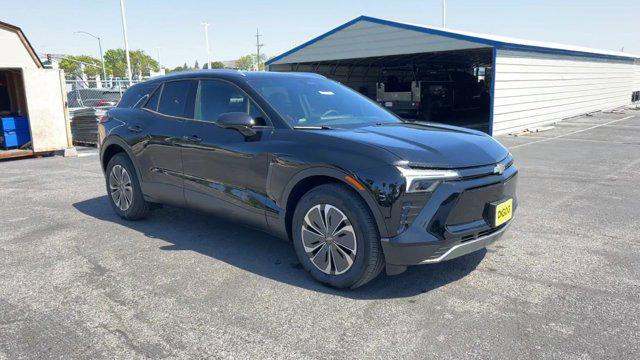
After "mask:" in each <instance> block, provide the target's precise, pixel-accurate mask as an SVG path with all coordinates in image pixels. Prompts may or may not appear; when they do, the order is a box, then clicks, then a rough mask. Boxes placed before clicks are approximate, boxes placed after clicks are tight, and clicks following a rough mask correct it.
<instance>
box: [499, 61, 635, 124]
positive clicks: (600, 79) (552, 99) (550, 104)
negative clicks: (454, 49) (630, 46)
mask: <svg viewBox="0 0 640 360" xmlns="http://www.w3.org/2000/svg"><path fill="white" fill-rule="evenodd" d="M639 80H640V66H639V65H635V64H634V62H633V60H610V59H600V58H585V57H572V56H564V55H556V54H553V55H551V54H542V53H534V52H518V51H508V50H498V51H497V54H496V78H495V90H494V100H493V134H494V135H498V134H504V133H510V132H514V131H518V130H523V129H528V128H529V129H530V128H535V127H539V126H542V125H546V124H551V123H554V122H557V121H560V120H562V119H566V118H569V117H573V116H578V115H582V114H586V113H589V112H594V111H598V110H606V109H612V108H616V107H620V106H624V105H627V104H629V103H630V102H631V93H632V91H633V90H634V89H636V90H640V81H639Z"/></svg>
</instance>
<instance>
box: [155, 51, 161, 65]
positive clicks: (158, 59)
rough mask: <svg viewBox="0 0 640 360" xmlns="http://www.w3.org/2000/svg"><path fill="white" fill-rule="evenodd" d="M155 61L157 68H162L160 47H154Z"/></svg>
mask: <svg viewBox="0 0 640 360" xmlns="http://www.w3.org/2000/svg"><path fill="white" fill-rule="evenodd" d="M156 61H157V62H158V66H160V67H162V65H161V63H160V47H156Z"/></svg>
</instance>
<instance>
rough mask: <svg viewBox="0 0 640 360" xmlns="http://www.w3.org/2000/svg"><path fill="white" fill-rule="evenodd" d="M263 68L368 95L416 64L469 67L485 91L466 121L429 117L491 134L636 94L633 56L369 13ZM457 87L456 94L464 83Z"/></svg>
mask: <svg viewBox="0 0 640 360" xmlns="http://www.w3.org/2000/svg"><path fill="white" fill-rule="evenodd" d="M267 66H268V68H269V70H270V71H308V72H316V73H320V74H323V75H325V76H327V77H329V78H332V79H334V80H337V81H340V82H342V83H344V84H345V85H347V86H350V87H352V88H353V89H355V90H357V91H360V92H362V93H364V94H366V95H367V96H369V97H371V98H373V99H376V89H377V86H378V84H379V82H380V76H381V73H383V72H385V73H386V72H388V71H396V70H395V69H398V68H401V67H404V68H409V69H412V71H413V74H415V73H416V72H415V69H418V70H419V71H420V70H421V69H422V72H423V73H428V72H437V71H438V69H442V71H447V72H466V73H469V74H471V75H473V76H475V79H476V81H477V82H478V83H479V84H480V87H481V90H480V92H479V94H480V95H478V94H476V93H474V96H475V97H478V96H481V97H482V96H483V94H484V91H485V90H484V89H486V92H487V96H486V97H487V98H486V99H480V101H479V102H478V104H479V105H478V106H480V110H478V111H477V112H474V113H473V114H474V115H473V116H472V117H470V118H469V117H468V116H467V115H465V114H464V113H462V112H458V113H456V112H452V113H451V114H450V116H448V117H443V118H442V119H438V118H437V117H435V118H430V120H433V121H442V122H446V123H452V124H456V125H463V126H471V127H475V128H479V129H481V130H483V131H485V132H488V133H490V134H494V135H495V134H501V133H508V132H513V131H517V130H522V129H527V128H534V127H540V126H543V125H546V124H550V123H554V122H557V121H560V120H562V119H565V118H568V117H573V116H577V115H581V114H585V113H590V112H595V111H598V110H605V109H609V108H615V107H620V106H624V105H627V104H630V103H631V101H632V93H633V92H637V91H640V76H639V75H638V74H640V58H639V57H638V56H635V55H631V54H627V53H622V52H616V51H605V50H595V49H588V48H583V47H576V46H568V45H560V44H554V43H544V42H536V41H528V40H520V39H514V38H507V37H502V36H494V35H482V34H475V33H470V32H465V31H457V30H449V29H446V30H445V29H441V28H436V27H430V26H424V25H416V24H409V23H402V22H396V21H390V20H383V19H378V18H372V17H368V16H360V17H358V18H356V19H354V20H351V21H349V22H347V23H345V24H343V25H341V26H339V27H337V28H335V29H333V30H331V31H329V32H327V33H325V34H322V35H320V36H318V37H316V38H314V39H312V40H310V41H308V42H306V43H304V44H302V45H300V46H298V47H295V48H293V49H291V50H289V51H287V52H285V53H283V54H281V55H279V56H277V57H275V58H273V59H271V60H269V61H268V62H267ZM394 76H395V75H394ZM456 86H457V88H456V91H457V93H458V94H460V93H461V92H464V91H465V88H468V86H461V85H456ZM484 103H486V106H483V105H482V104H484ZM485 108H486V109H485ZM483 109H484V110H483ZM461 114H462V115H461ZM478 121H479V122H478Z"/></svg>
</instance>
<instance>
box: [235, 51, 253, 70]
mask: <svg viewBox="0 0 640 360" xmlns="http://www.w3.org/2000/svg"><path fill="white" fill-rule="evenodd" d="M254 58H255V56H253V55H245V56H243V57H241V58H240V59H238V60H236V69H238V70H253V69H254V65H253V62H254Z"/></svg>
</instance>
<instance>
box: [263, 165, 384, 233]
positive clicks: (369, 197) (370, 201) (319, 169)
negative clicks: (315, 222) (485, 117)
mask: <svg viewBox="0 0 640 360" xmlns="http://www.w3.org/2000/svg"><path fill="white" fill-rule="evenodd" d="M271 175H275V174H273V172H271V171H270V176H269V179H270V180H271V179H272V176H271ZM317 176H323V177H329V178H332V179H334V180H336V181H337V182H340V183H342V184H345V185H346V186H348V187H349V188H351V189H353V191H355V192H356V193H357V194H358V195H360V197H361V198H362V199H363V200H364V201H365V203H366V204H367V206H368V207H369V209H370V211H371V214H372V215H373V217H374V219H375V221H376V225H377V226H378V231H379V232H380V235H381V236H386V235H387V234H388V230H387V227H386V222H385V218H384V215H383V214H382V213H381V211H380V208H379V207H378V205H377V202H376V200H375V197H374V196H373V194H372V193H371V192H370V188H369V187H368V186H366V184H365V183H364V182H363V181H362V180H361V179H359V178H358V176H357V175H356V174H353V173H350V172H348V171H345V170H343V169H337V168H331V167H328V166H314V167H309V168H306V169H303V170H300V171H298V172H297V173H295V175H293V176H291V177H289V179H290V180H289V181H288V182H287V183H286V184H285V185H284V187H283V188H282V191H281V192H279V193H280V194H279V195H278V196H277V197H276V198H277V200H276V201H277V203H278V205H279V206H280V208H281V209H287V208H288V205H289V204H288V203H287V202H288V201H289V198H290V196H291V193H292V192H293V190H294V189H295V188H296V186H297V185H298V184H301V183H302V182H303V181H305V180H307V179H310V178H313V177H317ZM346 176H350V177H352V178H354V179H355V180H357V181H358V182H359V183H360V184H362V185H363V186H364V187H365V190H360V189H358V188H356V187H355V186H354V185H353V184H351V183H349V182H348V181H346V180H345V177H346ZM275 177H276V178H277V176H275ZM268 183H269V184H270V185H273V182H272V181H269V182H268ZM276 192H278V191H276ZM285 217H286V214H285V211H283V212H282V213H281V216H278V217H277V219H271V221H270V226H271V227H272V230H273V231H274V232H275V233H276V234H277V235H279V236H281V237H286V236H287V224H286V221H285Z"/></svg>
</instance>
